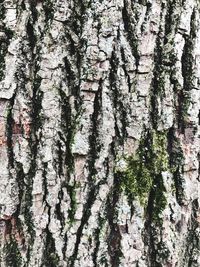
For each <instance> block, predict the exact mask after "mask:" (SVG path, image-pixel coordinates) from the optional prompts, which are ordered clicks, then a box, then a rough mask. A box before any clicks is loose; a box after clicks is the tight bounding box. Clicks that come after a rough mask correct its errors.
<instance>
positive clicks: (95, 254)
mask: <svg viewBox="0 0 200 267" xmlns="http://www.w3.org/2000/svg"><path fill="white" fill-rule="evenodd" d="M104 223H105V218H102V217H101V215H100V214H99V217H98V228H97V229H96V230H95V232H94V239H95V247H94V251H93V255H92V259H93V263H94V267H98V266H99V265H98V262H97V257H98V252H99V247H100V244H101V242H100V234H101V231H102V227H103V225H104ZM105 267H106V265H105Z"/></svg>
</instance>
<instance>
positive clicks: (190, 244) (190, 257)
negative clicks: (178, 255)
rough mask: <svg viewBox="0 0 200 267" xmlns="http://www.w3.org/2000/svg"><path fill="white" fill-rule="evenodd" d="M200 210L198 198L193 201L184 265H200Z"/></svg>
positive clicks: (189, 266)
mask: <svg viewBox="0 0 200 267" xmlns="http://www.w3.org/2000/svg"><path fill="white" fill-rule="evenodd" d="M198 210H199V203H198V199H195V200H193V202H192V215H191V219H190V226H189V229H188V236H187V243H186V244H187V247H186V252H185V257H184V259H183V262H184V264H185V265H184V266H187V267H191V266H192V267H198V266H199V261H198V254H199V251H200V234H199V223H198V221H197V219H198V218H197V213H198Z"/></svg>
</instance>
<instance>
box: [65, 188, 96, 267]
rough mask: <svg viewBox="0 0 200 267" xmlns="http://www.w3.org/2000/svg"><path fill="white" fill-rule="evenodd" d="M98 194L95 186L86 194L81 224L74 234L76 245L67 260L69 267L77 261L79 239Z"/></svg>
mask: <svg viewBox="0 0 200 267" xmlns="http://www.w3.org/2000/svg"><path fill="white" fill-rule="evenodd" d="M97 193H98V185H97V186H92V187H91V188H90V190H89V192H88V198H87V201H86V203H85V205H84V209H83V215H82V219H81V224H80V226H79V228H78V230H77V232H76V243H75V246H74V251H73V254H72V256H71V257H70V259H69V267H73V266H74V263H75V261H76V259H77V255H78V248H79V244H80V241H81V237H82V232H83V229H84V226H85V225H86V224H87V222H88V219H89V217H90V215H91V207H92V205H93V203H94V201H95V199H96V195H97Z"/></svg>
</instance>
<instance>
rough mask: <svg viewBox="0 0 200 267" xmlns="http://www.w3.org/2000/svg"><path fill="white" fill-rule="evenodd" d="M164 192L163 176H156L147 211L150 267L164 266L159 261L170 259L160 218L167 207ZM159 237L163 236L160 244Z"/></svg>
mask: <svg viewBox="0 0 200 267" xmlns="http://www.w3.org/2000/svg"><path fill="white" fill-rule="evenodd" d="M163 192H165V187H164V184H163V180H162V176H161V175H155V177H154V186H153V187H152V189H151V191H150V194H149V199H148V205H147V209H146V218H147V219H146V221H145V232H146V233H145V234H144V242H145V244H146V245H147V247H148V257H147V259H148V266H149V267H161V266H162V264H161V263H160V262H158V259H160V260H161V261H165V260H167V258H168V250H167V248H165V244H164V243H163V242H162V229H161V227H162V218H161V217H160V216H159V213H160V212H161V211H162V210H163V208H164V207H165V205H166V200H165V197H164V196H163ZM158 231H159V233H158ZM157 235H159V236H161V240H160V241H159V242H158V241H157Z"/></svg>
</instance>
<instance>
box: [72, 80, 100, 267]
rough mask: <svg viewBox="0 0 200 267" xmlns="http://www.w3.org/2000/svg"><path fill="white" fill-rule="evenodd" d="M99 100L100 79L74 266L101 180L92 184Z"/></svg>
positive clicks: (96, 146)
mask: <svg viewBox="0 0 200 267" xmlns="http://www.w3.org/2000/svg"><path fill="white" fill-rule="evenodd" d="M101 102H102V83H101V80H100V82H99V88H98V91H97V92H96V95H95V100H94V111H93V114H92V118H91V122H92V127H91V135H90V136H89V144H90V151H89V153H88V170H89V177H88V182H89V191H88V198H87V201H86V203H85V205H84V209H83V216H82V219H81V224H80V226H79V228H78V230H77V234H76V243H75V247H74V252H73V255H72V256H71V258H70V265H69V266H70V267H73V266H74V263H75V260H76V258H77V255H78V248H79V244H80V241H81V236H82V232H83V228H84V226H85V225H86V223H87V222H88V219H89V217H90V214H91V207H92V205H93V203H94V201H95V199H96V195H97V193H98V189H99V185H100V183H101V181H99V182H98V184H97V185H95V184H94V181H95V175H96V173H97V172H96V169H95V167H94V166H95V161H96V159H97V156H98V152H99V151H100V146H99V144H98V125H99V115H100V112H101V105H102V103H101Z"/></svg>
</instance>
